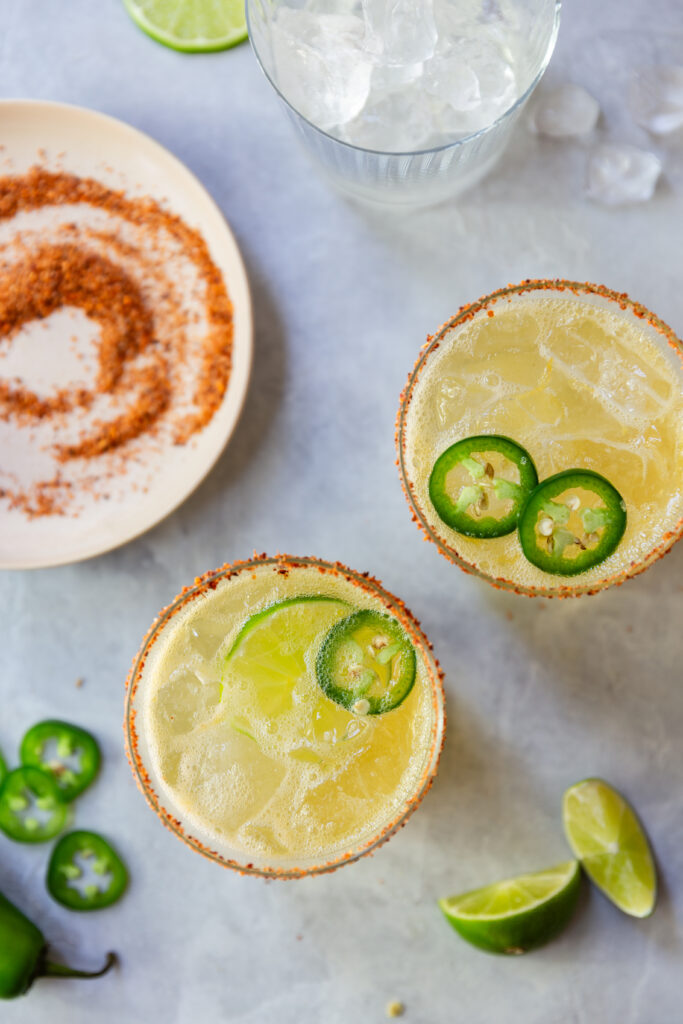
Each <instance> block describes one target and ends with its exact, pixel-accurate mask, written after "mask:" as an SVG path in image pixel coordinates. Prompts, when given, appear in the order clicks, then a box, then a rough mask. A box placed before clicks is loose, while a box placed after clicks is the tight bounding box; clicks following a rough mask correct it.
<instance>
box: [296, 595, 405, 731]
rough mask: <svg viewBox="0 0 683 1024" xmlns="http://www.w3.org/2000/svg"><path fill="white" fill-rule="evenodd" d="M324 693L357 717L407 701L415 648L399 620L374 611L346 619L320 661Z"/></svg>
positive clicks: (327, 641) (329, 639) (336, 628)
mask: <svg viewBox="0 0 683 1024" xmlns="http://www.w3.org/2000/svg"><path fill="white" fill-rule="evenodd" d="M316 674H317V676H318V682H319V683H320V687H321V689H322V690H323V692H324V693H325V694H326V695H327V696H328V697H330V698H331V699H332V700H334V701H336V703H337V704H341V706H342V707H344V708H347V710H349V711H353V712H355V713H356V714H359V715H381V714H383V713H384V712H385V711H391V710H392V709H393V708H396V707H398V705H399V704H400V703H401V702H402V701H403V700H405V698H406V697H407V696H408V694H409V693H410V690H411V689H412V686H413V683H414V682H415V649H414V647H413V645H412V644H411V642H410V640H409V639H408V637H407V636H406V634H405V633H404V631H403V630H402V629H401V627H400V625H399V624H398V622H397V621H396V619H393V618H391V616H389V615H384V614H382V613H381V612H375V611H372V610H370V609H363V610H362V611H358V612H354V613H353V615H349V616H348V617H347V618H345V619H342V620H341V622H338V623H337V624H336V625H335V626H333V627H332V629H331V630H330V631H329V633H328V634H327V636H326V637H325V639H324V641H323V644H322V647H321V648H320V651H319V653H318V658H317V661H316Z"/></svg>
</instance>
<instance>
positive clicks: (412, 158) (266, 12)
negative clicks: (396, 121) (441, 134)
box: [246, 0, 561, 205]
mask: <svg viewBox="0 0 683 1024" xmlns="http://www.w3.org/2000/svg"><path fill="white" fill-rule="evenodd" d="M281 3H282V0H247V2H246V12H247V24H248V27H249V39H250V41H251V45H252V47H253V50H254V53H255V54H256V58H257V60H258V62H259V64H260V65H261V68H262V70H263V72H264V74H265V76H266V78H267V79H268V81H269V82H270V84H271V85H272V87H273V89H274V90H275V92H276V93H277V95H278V97H279V98H280V100H281V102H282V104H283V106H284V109H285V111H286V113H287V115H288V116H289V119H290V121H291V123H292V125H293V127H294V130H295V131H296V133H297V135H298V137H299V139H300V141H301V142H302V144H303V146H304V148H305V150H306V151H307V152H308V154H309V156H310V158H311V159H312V161H313V162H314V164H315V165H316V166H317V167H318V168H319V169H320V170H322V171H323V172H325V173H326V175H327V176H328V177H329V178H330V179H331V180H332V181H333V182H334V183H335V184H336V185H337V186H339V187H340V188H341V189H343V190H344V191H346V192H349V193H351V194H352V195H354V196H356V197H360V198H362V199H366V200H370V201H375V202H381V203H394V204H407V205H410V204H428V203H434V202H439V201H441V200H443V199H445V198H447V197H449V196H452V195H456V194H457V193H459V192H462V191H464V190H465V189H468V188H470V187H471V186H472V185H474V184H476V182H477V181H479V180H480V179H481V178H482V177H483V176H484V175H485V174H487V173H488V172H489V171H490V170H491V169H492V168H493V167H494V165H495V164H496V163H497V161H498V160H499V159H500V157H501V155H502V153H503V151H504V149H505V147H506V146H507V144H508V142H509V140H510V138H511V135H512V132H513V129H514V127H515V124H516V123H517V121H518V119H519V116H520V114H521V112H522V110H523V108H524V106H525V104H526V102H527V100H528V99H529V97H530V96H531V94H532V92H533V91H534V89H535V88H536V86H537V85H538V83H539V81H540V80H541V78H542V76H543V73H544V71H545V69H546V67H547V66H548V62H549V61H550V58H551V56H552V53H553V50H554V48H555V42H556V39H557V33H558V29H559V23H560V6H561V2H560V0H514V5H515V6H516V7H517V8H519V10H520V11H523V12H524V14H525V15H526V16H527V17H528V19H529V23H530V26H531V28H530V31H529V33H528V35H527V37H526V39H525V45H526V51H525V65H526V67H525V71H526V73H525V78H524V87H523V89H522V91H521V93H520V95H519V96H518V97H517V99H515V101H514V102H513V103H512V104H511V105H510V107H509V108H508V109H507V110H505V111H504V112H503V113H502V114H501V115H500V116H499V117H498V118H497V119H496V120H494V121H493V122H492V123H491V124H489V125H487V126H486V127H485V128H482V129H481V130H479V131H476V132H473V133H472V134H469V135H465V136H463V137H460V138H454V139H453V141H449V142H447V143H445V144H443V145H440V146H437V147H435V148H432V149H423V150H416V151H409V152H401V153H394V152H379V151H377V150H372V149H363V148H362V147H360V146H355V145H351V144H350V143H347V142H343V141H341V140H340V139H338V138H335V137H334V136H333V135H331V134H329V133H328V132H327V131H324V130H323V129H322V128H320V127H319V126H318V125H316V124H314V123H312V122H311V121H309V120H307V118H306V117H304V116H303V115H302V114H301V112H300V111H298V110H297V109H296V108H295V107H294V106H292V104H291V103H290V102H289V100H288V98H287V96H285V95H284V94H283V93H282V91H281V90H280V88H279V86H278V80H277V72H276V68H275V61H274V56H273V50H272V46H271V40H270V25H271V22H272V19H273V16H274V13H275V12H276V10H277V8H278V7H279V6H280V5H281Z"/></svg>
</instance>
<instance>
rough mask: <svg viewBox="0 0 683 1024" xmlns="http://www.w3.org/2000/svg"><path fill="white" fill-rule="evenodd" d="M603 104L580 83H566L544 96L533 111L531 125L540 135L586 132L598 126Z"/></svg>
mask: <svg viewBox="0 0 683 1024" xmlns="http://www.w3.org/2000/svg"><path fill="white" fill-rule="evenodd" d="M599 116H600V106H599V104H598V102H597V100H595V99H594V98H593V97H592V96H591V94H590V93H589V92H587V91H586V90H585V89H584V88H582V87H581V86H580V85H575V84H574V83H573V82H566V83H565V84H564V85H560V86H558V87H557V88H556V89H553V90H552V91H550V92H547V93H545V94H544V95H541V97H540V98H539V100H538V103H537V104H536V108H535V110H534V113H533V116H532V119H531V126H532V128H533V129H534V131H536V132H538V133H539V135H550V136H552V137H553V138H556V139H561V138H568V137H571V136H572V135H585V134H587V132H590V131H592V130H593V128H595V125H596V124H597V121H598V117H599Z"/></svg>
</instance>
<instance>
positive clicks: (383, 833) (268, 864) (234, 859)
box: [124, 555, 445, 878]
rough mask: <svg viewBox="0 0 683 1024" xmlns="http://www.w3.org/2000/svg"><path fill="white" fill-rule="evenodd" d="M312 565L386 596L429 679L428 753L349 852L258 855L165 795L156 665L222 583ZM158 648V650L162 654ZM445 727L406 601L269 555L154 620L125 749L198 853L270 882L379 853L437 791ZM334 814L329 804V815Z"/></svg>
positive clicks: (224, 570)
mask: <svg viewBox="0 0 683 1024" xmlns="http://www.w3.org/2000/svg"><path fill="white" fill-rule="evenodd" d="M305 567H310V568H313V569H315V570H317V571H318V572H319V573H321V574H323V575H331V576H333V577H337V578H341V579H343V580H345V581H347V582H348V583H350V584H352V585H353V586H354V587H357V588H358V589H359V591H361V592H363V593H364V594H366V595H370V596H372V597H376V598H379V600H380V601H381V602H382V604H383V606H384V607H385V608H386V609H387V610H388V611H389V612H390V614H391V615H393V616H395V618H396V619H398V621H399V622H400V623H401V625H402V627H403V629H404V630H405V631H406V633H407V634H408V636H409V637H410V639H411V641H412V643H413V645H414V648H415V651H416V655H417V658H418V660H419V661H421V662H422V665H423V666H424V669H425V670H426V678H427V679H428V680H429V704H430V708H431V716H430V727H429V734H428V742H427V743H426V744H425V746H424V748H423V749H416V750H415V752H414V756H415V758H416V759H418V761H419V771H417V772H416V773H415V776H414V777H415V779H416V780H417V781H416V783H415V785H414V786H413V788H412V790H411V791H410V792H409V793H407V794H406V796H405V798H404V799H402V801H401V806H400V807H399V808H398V809H396V810H395V812H394V813H392V816H391V817H390V818H389V820H387V821H384V822H382V824H381V826H380V827H379V828H377V827H375V828H373V829H372V830H370V831H369V832H368V833H367V834H363V835H362V836H361V838H360V839H358V840H357V841H356V842H355V843H354V844H353V845H352V846H351V847H350V848H338V849H333V850H325V851H324V852H323V853H321V855H317V854H316V855H308V856H301V857H295V856H272V855H268V856H257V855H255V854H254V853H252V852H248V853H246V852H245V851H244V850H240V849H236V848H234V847H232V846H230V845H229V844H227V843H221V842H217V840H216V836H215V835H214V834H209V833H208V832H206V831H204V830H203V829H202V828H200V827H198V826H197V824H196V822H192V823H190V822H188V821H187V820H184V819H183V814H182V812H181V811H179V809H178V808H177V807H175V806H174V805H173V801H172V798H171V796H170V795H169V794H168V792H167V790H165V788H164V785H163V782H162V780H161V779H160V778H159V775H158V772H157V769H156V767H155V761H154V758H153V757H152V756H151V753H150V744H149V741H148V736H147V733H146V728H145V696H146V690H147V687H148V686H149V679H150V665H151V664H152V663H153V661H154V658H155V655H156V653H157V650H158V649H159V648H161V647H163V642H164V634H165V633H166V631H167V630H169V628H170V627H172V626H173V625H174V624H175V623H176V617H177V616H178V615H179V614H181V613H183V611H184V610H187V608H188V606H189V605H194V603H195V602H200V601H201V600H202V598H203V597H204V596H206V595H207V594H209V593H211V592H212V591H214V590H215V589H216V588H217V587H218V586H220V585H221V583H222V581H227V580H230V579H233V578H235V577H237V576H244V575H249V574H253V573H254V572H255V571H256V572H263V571H266V570H267V571H271V570H272V572H273V573H288V572H292V571H296V569H299V568H305ZM155 648H156V649H157V650H155ZM444 728H445V711H444V693H443V684H442V675H441V671H440V669H439V666H438V663H437V662H436V661H435V659H434V657H433V655H432V653H431V647H430V644H429V641H428V640H427V638H426V636H425V635H424V633H423V632H422V630H421V628H420V626H419V623H418V622H417V620H416V619H415V618H414V617H413V615H412V614H411V613H410V612H409V611H408V610H407V609H406V608H405V606H404V605H403V604H402V602H401V601H400V600H399V599H398V598H396V597H394V596H393V595H392V594H390V593H389V592H388V591H387V590H385V589H384V588H383V587H382V585H381V584H380V583H379V582H378V581H377V580H374V579H373V578H371V577H370V576H369V575H367V574H361V573H357V572H354V571H353V570H351V569H347V568H346V567H345V566H343V565H341V564H340V563H335V564H332V563H329V562H324V561H321V560H320V559H316V558H292V557H291V556H288V555H278V556H277V557H275V558H268V557H266V556H265V555H263V556H256V557H254V558H253V559H251V560H249V561H246V562H235V563H233V564H231V565H224V566H222V567H221V568H219V569H215V570H213V571H211V572H208V573H206V574H205V575H204V576H202V577H201V578H199V579H197V580H196V581H195V583H194V584H193V585H192V586H190V587H187V588H185V590H183V591H182V592H181V593H180V594H179V595H178V596H177V597H176V598H175V599H174V600H173V601H172V602H171V604H169V605H168V607H167V608H165V609H164V610H163V611H162V612H160V614H159V615H158V616H157V618H156V619H155V620H154V622H153V624H152V626H151V628H150V630H149V632H148V633H147V635H146V636H145V638H144V640H143V643H142V646H141V648H140V650H139V652H138V654H137V656H136V658H135V660H134V662H133V665H132V668H131V671H130V673H129V676H128V680H127V691H126V710H125V723H124V730H125V737H126V752H127V756H128V759H129V762H130V765H131V767H132V770H133V774H134V776H135V779H136V781H137V784H138V786H139V787H140V789H141V790H142V792H143V794H144V796H145V799H146V800H147V803H148V804H149V806H150V807H151V808H152V809H153V810H154V811H155V812H156V814H157V815H158V817H159V818H160V820H161V821H162V822H163V824H164V825H166V827H167V828H169V829H170V830H171V832H173V833H174V834H175V835H176V836H178V838H180V839H181V840H182V841H183V842H184V843H186V845H187V846H189V847H190V848H191V849H193V850H196V851H197V852H198V853H201V854H202V855H203V856H205V857H207V858H208V859H209V860H212V861H215V862H216V863H218V864H221V865H223V866H225V867H230V868H233V869H235V870H237V871H239V872H240V873H242V874H251V875H259V876H261V877H263V878H302V877H304V876H306V875H314V874H322V873H324V872H329V871H333V870H335V869H336V868H338V867H341V866H342V865H344V864H349V863H352V862H353V861H355V860H358V858H359V857H362V856H365V855H366V854H369V853H372V852H373V851H374V850H376V849H377V847H379V846H381V844H382V843H384V842H386V841H387V840H388V839H389V838H390V837H391V836H392V835H393V834H394V833H395V832H396V831H397V830H398V829H399V828H401V827H402V826H403V825H404V824H405V823H406V821H407V819H408V818H409V817H410V815H411V814H412V813H413V811H414V810H415V809H416V808H417V807H418V806H419V804H420V803H421V801H422V798H423V797H424V795H425V793H426V792H427V790H428V789H429V787H430V786H431V783H432V781H433V779H434V776H435V774H436V770H437V767H438V763H439V757H440V754H441V748H442V745H443V737H444ZM334 813H335V808H334V806H330V808H329V814H330V816H333V815H334Z"/></svg>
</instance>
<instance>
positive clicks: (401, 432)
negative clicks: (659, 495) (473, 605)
mask: <svg viewBox="0 0 683 1024" xmlns="http://www.w3.org/2000/svg"><path fill="white" fill-rule="evenodd" d="M539 291H551V292H571V293H572V294H573V295H575V296H576V297H577V298H578V297H579V296H581V295H584V296H599V297H601V298H603V299H607V300H609V301H611V302H615V303H616V304H617V305H618V306H619V308H620V309H621V311H622V312H623V311H626V310H628V311H629V312H630V313H631V314H633V315H634V316H635V317H637V318H638V319H639V320H642V321H645V322H646V323H647V324H649V326H650V327H652V328H653V329H654V330H655V331H656V332H657V333H658V334H660V335H662V336H663V337H664V338H665V339H666V341H667V342H668V344H669V346H670V348H671V349H673V351H674V352H675V353H676V355H678V357H679V359H680V360H681V363H682V364H683V341H681V339H680V338H679V337H678V335H677V334H676V333H675V332H674V330H673V329H672V328H671V327H669V325H668V324H667V323H665V321H664V320H662V319H661V318H660V317H658V316H657V315H656V314H655V313H653V312H652V311H651V310H650V309H648V308H647V307H646V306H643V305H642V304H641V303H640V302H636V301H635V300H633V299H631V298H630V297H629V296H628V295H627V294H626V293H625V292H617V291H614V290H613V289H611V288H607V287H606V286H605V285H601V284H592V283H590V282H588V281H571V280H568V279H564V278H536V279H528V280H525V281H522V282H520V283H519V284H509V285H506V286H505V287H504V288H499V289H497V290H496V291H494V292H490V293H489V294H488V295H484V296H483V297H482V298H480V299H477V300H476V301H475V302H471V303H467V304H466V305H464V306H462V307H461V308H460V309H459V310H458V312H457V313H456V314H455V316H453V317H451V318H450V319H449V320H447V321H446V322H445V323H444V324H442V325H441V327H440V328H439V329H438V331H437V332H436V333H435V334H433V335H430V336H429V337H428V338H427V341H426V343H425V344H424V345H423V346H422V348H421V349H420V352H419V355H418V357H417V360H416V361H415V365H414V366H413V368H412V370H411V371H410V373H409V374H408V379H407V382H406V385H405V387H404V389H403V391H402V392H401V395H400V399H399V408H398V413H397V416H396V431H395V443H396V453H397V459H396V465H397V466H398V470H399V476H400V480H401V487H402V489H403V493H404V495H405V498H406V500H407V502H408V504H409V506H410V509H411V512H412V518H413V520H414V521H415V523H416V524H417V526H418V529H420V531H421V532H422V533H423V534H424V537H425V539H426V540H429V541H431V542H432V543H433V544H434V545H435V546H436V548H437V550H438V551H439V553H440V554H441V555H443V556H444V558H446V559H447V561H449V562H452V563H453V564H454V565H457V566H458V567H459V568H460V569H462V570H463V571H464V572H466V573H468V574H470V575H472V576H477V577H478V578H479V579H482V580H485V581H486V582H487V583H489V584H491V585H492V586H493V587H495V588H496V589H498V590H506V591H509V592H511V593H515V594H521V595H524V596H526V597H547V598H552V597H555V598H565V597H581V596H583V595H587V594H596V593H599V592H600V591H602V590H605V589H607V587H611V586H619V585H621V584H622V583H625V582H626V580H628V579H633V577H635V576H638V575H639V574H640V573H641V572H644V571H645V570H646V569H648V568H649V567H650V566H651V565H652V564H654V563H655V562H657V561H658V560H659V559H660V558H662V557H663V556H664V555H665V554H667V553H668V552H669V551H670V550H671V548H672V547H673V546H674V544H675V543H676V541H678V540H680V538H681V537H682V536H683V516H682V517H681V518H680V519H679V520H678V522H677V523H676V524H675V525H674V527H673V528H672V529H670V530H666V531H665V532H664V533H663V535H662V538H661V540H660V541H658V543H657V544H656V545H655V546H654V547H653V548H652V549H651V550H650V551H648V552H647V554H645V555H643V556H642V558H640V559H639V560H638V561H636V562H632V563H631V564H629V565H627V566H626V567H625V568H622V569H619V570H618V571H616V572H612V573H610V574H609V575H608V576H605V577H604V579H600V580H593V581H591V582H588V583H583V584H582V583H581V582H580V580H579V579H578V578H577V577H571V579H573V580H575V581H576V582H572V583H559V584H557V585H554V586H553V585H548V586H547V587H546V586H536V585H529V584H523V583H517V582H515V581H514V580H508V579H505V578H504V577H497V576H491V575H490V574H489V573H486V572H484V571H483V570H482V569H480V568H479V567H478V566H477V565H476V564H475V563H474V562H470V561H468V560H467V559H466V558H464V557H463V556H462V555H461V554H459V552H458V551H457V549H456V548H455V547H453V546H452V545H450V544H447V543H446V542H445V541H444V540H442V538H441V537H439V535H438V534H437V533H436V531H435V530H434V529H433V528H432V527H431V525H430V524H429V521H428V519H427V517H426V516H425V514H424V512H423V510H422V508H421V507H420V504H419V502H418V499H417V495H416V494H415V488H414V485H413V483H412V481H411V479H410V476H409V473H408V469H407V466H406V448H407V442H406V421H407V415H408V409H409V407H410V403H411V400H412V397H413V393H414V390H415V386H416V384H417V381H418V378H419V376H420V373H421V372H422V370H423V368H424V366H425V364H426V362H427V359H428V358H429V356H430V355H431V354H432V353H433V352H434V351H435V349H437V348H438V347H439V345H440V344H441V341H442V339H443V338H444V336H445V335H446V334H447V332H448V331H450V330H452V329H453V328H455V327H458V326H459V325H460V324H462V323H464V322H465V321H467V320H470V319H472V318H473V317H474V316H475V315H476V314H477V313H480V312H481V311H482V310H485V309H486V308H487V307H488V306H489V305H493V304H495V302H497V301H498V300H499V299H502V298H506V297H508V296H511V295H512V296H514V295H521V294H523V293H524V292H539ZM681 369H682V372H683V365H682V367H681Z"/></svg>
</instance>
